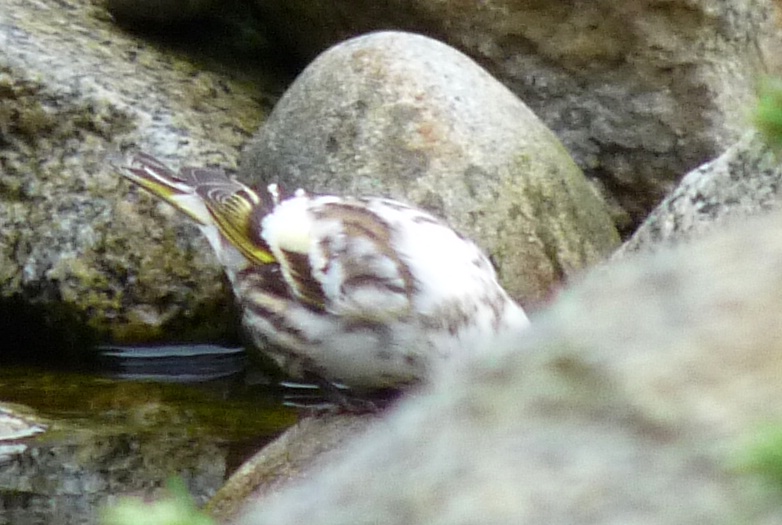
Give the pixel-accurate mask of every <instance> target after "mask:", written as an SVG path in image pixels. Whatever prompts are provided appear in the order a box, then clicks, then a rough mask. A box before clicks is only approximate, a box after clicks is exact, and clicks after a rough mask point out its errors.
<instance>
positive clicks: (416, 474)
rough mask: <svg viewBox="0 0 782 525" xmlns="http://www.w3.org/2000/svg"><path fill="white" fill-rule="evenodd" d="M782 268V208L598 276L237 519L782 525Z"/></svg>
mask: <svg viewBox="0 0 782 525" xmlns="http://www.w3.org/2000/svg"><path fill="white" fill-rule="evenodd" d="M781 268H782V216H780V215H779V214H778V213H777V214H774V215H773V216H771V217H764V218H762V219H758V218H755V219H754V221H753V222H751V223H748V224H746V225H742V226H741V227H740V228H738V229H736V230H730V231H727V232H724V231H721V232H719V233H716V234H711V235H709V236H707V238H705V239H701V240H699V241H696V242H693V243H691V244H685V245H682V246H680V247H678V248H676V249H670V248H668V249H661V250H660V251H659V252H657V253H655V254H652V255H648V254H646V255H645V256H643V257H639V256H635V257H628V258H627V259H626V260H624V261H621V262H613V263H610V264H607V265H604V266H602V267H600V268H598V269H596V270H593V271H592V272H591V274H590V275H589V276H587V277H586V278H585V279H584V281H583V282H582V283H580V284H579V285H578V286H576V287H574V288H573V289H571V290H570V291H569V292H567V293H565V294H562V295H561V296H560V297H559V299H558V301H557V303H556V304H555V305H554V306H553V307H552V308H551V310H550V311H549V312H548V313H547V314H546V315H542V316H540V317H538V318H536V319H535V322H534V323H533V327H532V328H531V329H530V331H529V332H528V333H527V336H526V337H525V338H524V339H523V340H522V341H520V344H519V348H518V349H517V351H515V352H510V353H506V354H503V355H483V356H478V358H477V359H476V360H475V361H474V362H473V363H472V366H471V367H469V368H461V369H459V370H454V371H453V373H451V374H449V375H445V376H443V377H441V378H440V380H439V381H438V382H437V384H435V385H434V386H433V387H432V388H431V390H430V391H428V392H425V393H422V394H420V395H419V396H417V397H415V398H413V399H409V400H408V401H407V402H406V403H403V404H402V405H401V406H399V407H398V408H397V409H396V410H394V411H393V412H392V413H390V414H388V415H387V417H386V418H384V419H383V420H382V421H379V422H378V423H377V424H376V425H374V426H373V428H371V429H370V430H369V431H368V432H366V433H365V434H363V435H362V436H359V437H357V438H356V439H355V440H354V441H352V442H351V443H349V444H348V445H347V446H345V447H344V449H342V451H341V452H340V453H339V455H338V457H337V458H332V459H331V462H330V464H329V465H327V466H326V467H324V468H322V469H320V470H319V471H318V472H317V473H315V474H313V475H312V476H305V477H304V481H300V482H299V483H296V484H293V485H292V486H290V487H289V488H288V490H285V491H281V492H279V493H278V494H276V495H272V496H270V497H265V498H261V499H260V500H258V501H257V502H256V503H254V504H253V505H252V508H251V510H250V511H249V512H248V513H247V514H246V515H245V516H244V517H243V518H242V519H241V520H239V521H238V523H241V524H243V525H273V524H280V525H282V524H290V523H307V524H309V525H326V524H329V525H330V524H344V523H351V524H359V525H362V524H373V525H391V524H405V525H411V524H413V525H414V524H427V525H439V524H443V525H444V524H448V525H459V524H473V523H491V524H518V523H546V524H572V523H635V524H648V525H652V524H655V525H657V524H661V523H665V524H682V525H684V524H691V523H711V524H726V525H727V524H731V525H732V524H739V523H754V524H769V525H770V524H772V523H779V522H780V521H782V509H781V508H780V506H779V499H778V498H779V486H778V485H776V488H774V485H766V484H765V482H764V481H763V478H762V477H756V475H755V474H752V473H751V472H750V471H749V470H747V469H745V468H743V467H742V465H745V464H746V463H743V461H745V459H742V458H746V457H747V456H748V455H749V452H748V450H749V449H750V448H751V445H750V443H752V441H753V439H756V438H757V436H758V434H757V433H758V430H759V428H761V427H762V426H763V425H766V424H768V423H776V424H778V423H779V421H782V382H780V381H779V377H780V374H782V323H780V322H779V311H780V310H782V270H780V269H781ZM748 447H749V448H748ZM777 453H778V449H777Z"/></svg>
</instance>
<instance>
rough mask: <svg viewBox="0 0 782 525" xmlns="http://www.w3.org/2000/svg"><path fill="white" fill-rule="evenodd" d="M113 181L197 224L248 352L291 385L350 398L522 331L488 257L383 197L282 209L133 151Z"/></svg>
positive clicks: (271, 197)
mask: <svg viewBox="0 0 782 525" xmlns="http://www.w3.org/2000/svg"><path fill="white" fill-rule="evenodd" d="M122 171H123V175H124V176H125V177H127V178H128V179H130V180H131V181H132V182H134V183H136V184H137V185H139V186H141V187H142V188H144V189H145V190H147V191H148V192H150V193H152V194H153V195H155V196H156V197H159V198H161V199H163V200H164V201H166V202H168V203H169V204H171V205H172V206H174V207H175V208H177V209H178V210H180V211H182V212H184V213H185V214H187V215H188V216H189V217H190V218H191V219H193V220H194V221H195V222H196V223H197V224H198V226H199V227H200V229H201V231H202V232H203V233H204V235H205V236H206V237H207V239H208V240H209V243H210V244H211V246H212V248H213V249H214V251H215V253H216V255H217V257H218V259H219V261H220V263H221V264H222V265H223V267H224V269H225V273H226V274H227V276H228V278H229V280H230V282H231V285H232V287H233V291H234V294H235V295H236V298H237V300H238V303H239V306H240V308H241V311H242V314H243V325H244V328H245V330H246V331H247V333H248V335H249V337H250V338H251V340H252V342H253V343H254V344H255V345H256V346H257V347H258V348H260V349H261V350H262V351H264V352H266V353H268V354H269V355H270V356H271V357H273V358H274V360H275V361H276V362H277V363H278V364H279V365H280V366H281V368H282V369H283V370H284V371H286V372H287V373H288V374H290V375H291V376H293V377H297V378H306V377H312V376H314V377H316V378H318V379H320V380H325V381H328V382H331V383H338V384H343V385H345V386H348V387H350V388H353V389H357V390H359V391H364V390H367V391H369V390H375V389H383V388H400V387H404V386H405V385H408V384H410V383H415V382H419V381H421V380H425V379H426V378H428V377H429V376H430V374H431V373H432V370H433V369H435V368H436V367H437V365H438V362H439V361H444V360H448V359H454V358H460V357H463V356H466V355H469V354H471V353H479V352H482V351H487V350H490V349H492V348H496V347H499V346H503V345H512V344H514V342H515V341H516V340H517V338H518V336H519V334H520V332H521V331H523V329H524V328H525V327H526V326H527V325H528V323H529V321H528V320H527V316H526V315H525V313H524V311H523V310H522V309H521V307H520V306H518V305H517V304H516V303H515V302H514V301H513V300H512V299H511V298H510V297H509V296H508V294H507V293H506V292H505V290H503V288H502V287H501V286H500V284H499V283H498V281H497V277H496V274H495V271H494V268H493V267H492V265H491V263H490V262H489V260H488V258H487V257H486V256H485V255H484V254H483V253H482V252H481V251H480V249H479V248H478V247H477V246H476V245H475V244H474V243H473V242H472V241H470V240H468V239H465V238H464V237H462V236H461V235H459V234H457V233H456V232H454V231H453V230H452V229H451V228H450V227H448V226H447V225H446V224H444V223H443V222H441V221H440V220H438V219H436V218H434V217H433V216H432V215H430V214H428V213H426V212H424V211H421V210H418V209H416V208H413V207H411V206H408V205H406V204H403V203H401V202H397V201H393V200H390V199H384V198H374V197H369V198H355V197H337V196H331V195H308V194H306V193H305V192H303V191H302V190H298V191H296V193H295V194H294V195H293V196H290V197H288V198H284V197H282V196H281V195H280V192H279V190H278V187H277V186H276V185H275V184H272V185H270V186H269V187H268V188H267V190H266V191H255V190H253V189H252V188H250V187H249V186H246V185H245V184H242V183H241V182H239V181H237V180H234V179H233V178H230V177H229V176H228V175H226V174H225V172H224V171H222V170H219V169H212V168H192V167H184V168H182V169H181V170H180V171H179V172H174V171H172V170H170V169H169V168H167V167H166V166H165V165H163V164H162V163H161V162H159V161H158V160H156V159H155V158H153V157H151V156H149V155H146V154H143V153H139V154H137V155H135V156H134V157H133V159H132V161H131V163H130V165H129V166H127V167H124V168H123V170H122Z"/></svg>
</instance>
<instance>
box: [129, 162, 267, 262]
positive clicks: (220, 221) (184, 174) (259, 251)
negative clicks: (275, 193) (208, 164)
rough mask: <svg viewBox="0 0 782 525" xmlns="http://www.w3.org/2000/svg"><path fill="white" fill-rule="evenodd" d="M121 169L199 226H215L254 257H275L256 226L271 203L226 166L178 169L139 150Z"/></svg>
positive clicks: (235, 244) (254, 258)
mask: <svg viewBox="0 0 782 525" xmlns="http://www.w3.org/2000/svg"><path fill="white" fill-rule="evenodd" d="M122 174H123V175H124V176H125V177H126V178H127V179H129V180H130V181H132V182H134V183H135V184H137V185H138V186H140V187H142V188H143V189H145V190H146V191H148V192H149V193H151V194H152V195H154V196H156V197H158V198H160V199H162V200H164V201H166V202H167V203H169V204H171V205H172V206H174V207H175V208H176V209H178V210H179V211H181V212H183V213H184V214H186V215H187V216H189V217H190V218H191V219H193V220H194V221H196V222H197V223H198V224H199V225H200V226H202V227H207V228H211V227H212V226H214V227H216V228H217V231H219V233H220V235H222V236H223V237H224V238H225V239H226V240H228V242H230V243H231V244H233V245H234V247H236V248H237V249H238V250H239V251H240V252H241V253H242V254H243V255H244V256H245V257H247V258H248V259H249V260H250V261H254V262H256V263H260V264H263V263H269V262H274V257H273V256H272V254H271V251H270V250H269V248H268V246H266V244H265V242H264V241H263V239H262V238H261V237H260V235H259V232H258V230H257V228H258V224H259V223H260V217H262V216H263V214H265V213H266V212H268V208H269V203H267V202H264V201H263V200H262V199H261V196H260V195H259V194H258V193H256V192H255V191H254V190H253V189H251V188H250V187H248V186H246V185H244V184H242V183H241V182H239V181H236V180H234V179H232V178H230V177H228V175H226V173H225V172H224V171H223V170H220V169H210V168H190V167H185V168H182V169H180V170H179V172H174V171H173V170H171V169H170V168H168V167H167V166H166V165H164V164H163V163H161V162H160V161H159V160H157V159H156V158H154V157H152V156H150V155H147V154H146V153H137V154H136V155H135V156H134V157H133V159H132V161H131V163H130V166H126V167H123V169H122ZM272 204H273V203H272ZM210 242H211V240H210ZM215 249H216V250H217V249H218V248H217V247H215Z"/></svg>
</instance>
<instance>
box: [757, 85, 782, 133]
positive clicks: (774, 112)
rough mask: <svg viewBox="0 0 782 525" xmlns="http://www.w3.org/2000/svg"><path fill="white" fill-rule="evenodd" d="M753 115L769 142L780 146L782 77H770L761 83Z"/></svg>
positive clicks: (781, 130) (781, 131)
mask: <svg viewBox="0 0 782 525" xmlns="http://www.w3.org/2000/svg"><path fill="white" fill-rule="evenodd" d="M753 117H754V122H755V126H757V128H758V129H759V130H760V131H761V133H763V135H764V136H765V137H766V140H767V141H768V142H769V144H771V145H772V146H774V147H776V148H782V79H780V78H775V79H771V78H770V79H766V80H764V81H763V82H762V83H761V85H760V91H759V96H758V105H757V106H756V107H755V112H754V115H753Z"/></svg>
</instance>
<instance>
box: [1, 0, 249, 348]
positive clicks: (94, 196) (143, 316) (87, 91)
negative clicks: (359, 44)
mask: <svg viewBox="0 0 782 525" xmlns="http://www.w3.org/2000/svg"><path fill="white" fill-rule="evenodd" d="M0 42H2V52H0V310H2V311H4V312H6V311H7V312H8V313H7V315H4V316H3V318H2V319H0V327H1V329H2V330H3V333H6V334H8V333H17V332H14V331H12V330H15V329H17V327H18V325H19V324H20V320H19V309H16V308H3V307H2V304H3V303H4V301H6V300H8V298H11V297H13V298H15V299H14V300H15V301H18V303H22V304H25V305H30V304H37V305H39V306H40V307H41V308H40V311H39V316H38V317H36V316H35V315H31V316H30V317H31V319H32V321H31V322H32V323H35V327H32V326H30V327H28V328H26V329H25V330H23V331H26V332H27V333H34V332H36V331H38V330H39V329H40V327H41V326H42V323H43V319H46V318H55V319H60V321H61V322H62V326H60V327H59V328H60V329H61V330H62V332H63V333H64V334H66V335H68V334H73V333H75V332H76V330H75V328H74V326H73V324H70V323H89V325H90V326H91V327H93V328H97V329H99V330H105V331H108V332H109V333H111V334H112V335H113V336H115V337H116V338H120V339H122V338H132V337H139V336H142V335H143V336H145V337H147V338H148V337H150V336H151V335H157V336H166V337H175V336H182V335H183V334H184V332H185V331H186V330H180V329H181V328H182V327H185V326H187V325H188V324H189V325H190V327H189V330H190V331H191V332H192V326H193V325H198V326H200V327H202V328H203V329H204V332H209V333H210V334H209V335H212V336H215V335H220V334H224V333H225V332H226V330H227V329H230V327H231V326H235V325H234V320H233V316H232V315H231V313H230V312H229V311H227V310H226V308H225V305H226V302H227V301H229V300H230V292H229V291H228V290H227V288H226V287H225V286H224V285H223V277H222V271H221V269H220V268H219V267H218V266H217V264H216V261H215V259H214V258H213V257H212V254H211V252H210V250H209V248H208V245H207V243H206V242H205V241H204V240H202V239H201V236H200V235H199V234H198V233H197V232H196V230H195V228H194V227H192V226H191V225H189V224H187V221H186V220H185V219H183V218H180V217H179V216H178V215H176V214H175V213H173V212H172V210H170V209H168V208H167V207H165V206H160V205H159V204H157V203H155V202H153V200H152V199H151V198H149V197H147V196H136V195H135V193H134V191H135V190H129V186H130V185H129V184H127V183H126V182H123V181H120V177H119V175H118V173H117V170H116V169H115V167H114V166H112V165H111V161H112V160H116V159H115V155H114V154H115V153H116V152H118V151H125V150H135V149H142V150H145V151H147V152H149V153H152V154H155V155H157V156H159V157H161V158H162V159H167V160H172V159H176V160H175V161H174V163H175V164H179V163H180V162H189V163H193V164H206V163H210V162H211V163H217V164H221V165H224V166H227V167H230V166H231V165H232V164H233V163H234V161H235V159H236V158H237V157H238V149H239V147H240V145H241V144H242V143H243V142H244V140H245V139H246V137H247V136H249V134H250V133H251V131H252V130H254V129H256V128H257V125H258V122H259V121H260V118H261V114H262V108H261V107H260V105H259V103H258V102H257V100H256V99H255V98H254V97H255V96H256V93H254V92H253V91H251V90H248V88H247V87H245V86H244V85H243V84H240V83H238V82H236V81H234V80H232V79H231V78H230V77H228V76H226V75H216V74H214V73H210V72H206V71H203V70H200V69H198V68H196V67H195V66H194V65H192V64H190V63H188V62H185V61H183V60H181V59H177V58H173V57H172V56H169V55H165V54H162V53H161V52H160V50H159V49H157V48H154V47H152V46H151V45H149V44H145V43H143V42H140V41H139V40H137V39H135V38H133V37H131V36H129V35H126V34H123V33H122V32H121V31H120V30H119V29H118V28H117V27H115V26H114V25H112V23H111V21H110V20H108V18H107V17H106V16H105V13H102V12H101V11H100V10H98V9H97V8H96V7H94V6H92V5H91V4H90V3H89V2H83V1H80V0H66V1H65V2H59V1H50V0H43V1H41V2H35V3H31V2H26V1H23V0H7V1H4V2H3V5H2V9H0ZM120 162H122V161H121V160H120ZM15 304H16V303H15ZM55 310H57V311H59V312H62V311H66V312H68V315H65V314H63V313H59V314H58V315H57V316H54V315H53V314H52V312H53V311H55ZM66 319H69V320H70V321H69V322H68V323H66V322H65V320H66ZM209 320H211V321H213V322H214V324H210V321H209ZM66 324H67V326H66ZM18 332H21V331H18ZM23 336H24V334H22V335H20V337H23ZM191 336H192V334H191ZM49 342H50V343H54V344H58V345H59V346H60V349H58V350H57V351H62V350H61V348H63V347H64V346H65V345H64V342H63V341H62V340H57V341H54V342H52V341H51V338H50V341H49ZM16 343H17V341H15V340H13V339H11V340H10V341H9V345H8V346H13V345H14V344H16ZM6 350H7V347H6V348H4V350H3V351H4V352H5V351H6ZM28 350H29V349H28Z"/></svg>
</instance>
